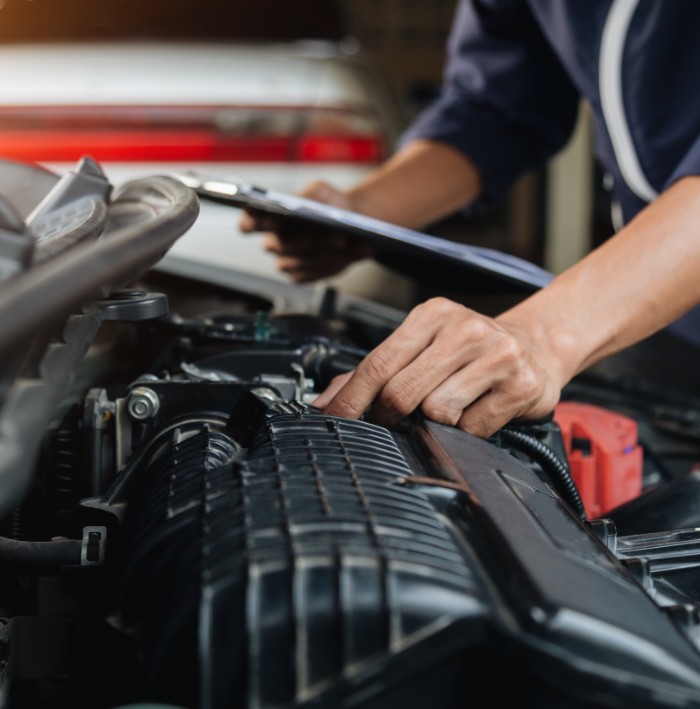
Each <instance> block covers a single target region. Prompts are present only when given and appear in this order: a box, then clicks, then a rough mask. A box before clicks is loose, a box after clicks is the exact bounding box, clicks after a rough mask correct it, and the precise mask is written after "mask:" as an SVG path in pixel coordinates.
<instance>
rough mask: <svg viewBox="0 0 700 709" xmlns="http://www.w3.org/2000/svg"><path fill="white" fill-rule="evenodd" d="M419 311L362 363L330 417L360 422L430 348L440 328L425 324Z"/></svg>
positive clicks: (330, 407)
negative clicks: (385, 390) (392, 382)
mask: <svg viewBox="0 0 700 709" xmlns="http://www.w3.org/2000/svg"><path fill="white" fill-rule="evenodd" d="M417 311H419V308H415V309H414V310H413V311H411V313H409V316H408V317H407V318H406V321H405V322H404V324H403V325H401V326H400V327H399V328H398V329H397V330H396V331H395V332H393V333H392V334H391V335H390V336H389V337H388V338H387V339H386V340H385V341H384V342H383V343H382V344H381V345H379V346H378V347H377V348H375V349H374V350H372V352H370V353H369V354H368V355H367V357H365V359H363V360H362V362H360V364H359V365H358V366H357V369H356V370H355V372H354V373H353V375H352V376H351V377H350V379H349V380H348V381H347V383H346V384H345V386H343V387H342V388H341V389H340V390H339V391H338V392H337V393H336V395H335V396H334V397H333V400H332V401H331V402H330V403H329V404H328V405H327V407H326V412H327V413H330V414H334V415H337V416H347V417H348V418H359V417H360V416H362V414H363V413H364V412H365V410H366V409H367V407H368V406H369V405H370V404H371V403H372V402H373V401H374V400H375V399H376V398H377V396H378V394H379V392H380V391H381V390H382V389H383V388H384V386H385V385H386V384H387V382H388V381H389V380H391V379H392V378H393V377H394V376H396V374H398V372H400V371H401V370H402V369H404V368H405V367H406V366H407V365H408V364H410V363H411V362H412V361H413V360H414V359H415V358H416V357H418V356H419V355H420V354H421V352H423V350H425V349H426V348H427V347H428V346H429V345H430V343H431V342H432V339H433V336H434V329H435V326H436V324H435V322H433V323H432V325H431V323H429V322H424V320H423V317H422V312H418V313H417ZM416 313H417V314H416Z"/></svg>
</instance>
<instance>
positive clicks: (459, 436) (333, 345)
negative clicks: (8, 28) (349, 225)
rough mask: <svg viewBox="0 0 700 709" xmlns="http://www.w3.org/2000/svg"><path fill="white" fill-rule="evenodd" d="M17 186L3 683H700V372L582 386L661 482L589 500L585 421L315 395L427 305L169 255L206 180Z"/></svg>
mask: <svg viewBox="0 0 700 709" xmlns="http://www.w3.org/2000/svg"><path fill="white" fill-rule="evenodd" d="M0 193H2V194H5V195H6V198H5V200H3V206H4V208H3V212H4V213H3V214H2V215H0V216H1V217H2V222H3V223H2V224H0V256H2V258H3V261H2V266H3V270H2V276H1V279H2V282H1V283H0V289H2V292H3V298H2V300H1V301H0V310H2V309H3V308H4V309H5V310H4V313H3V315H4V317H3V319H2V322H3V323H4V327H3V331H4V332H3V334H2V335H0V358H2V360H3V378H2V406H1V407H0V506H1V511H2V525H3V531H2V537H0V579H1V582H0V608H2V611H1V612H0V707H8V708H10V709H12V708H13V707H22V708H23V709H53V708H54V707H55V708H63V707H94V708H96V709H108V708H116V707H118V706H121V705H127V704H131V703H137V702H142V703H143V702H160V703H167V704H169V705H172V706H174V707H186V708H188V709H189V708H198V709H224V708H230V707H251V708H254V707H258V708H263V707H281V706H295V707H307V706H308V707H351V706H354V707H357V706H371V707H380V708H382V709H384V708H387V709H389V708H393V707H402V706H431V707H457V706H474V707H504V706H520V707H581V708H583V707H598V706H599V707H621V706H640V707H641V706H645V707H646V706H650V707H652V706H653V707H697V706H700V531H699V530H698V529H697V527H700V488H699V487H698V486H699V485H700V477H699V476H700V471H699V470H697V469H696V468H695V467H694V466H695V465H696V463H697V461H699V460H700V430H699V429H698V425H697V423H696V420H697V413H696V412H697V411H700V408H693V407H694V406H695V405H697V403H698V400H697V399H696V398H694V396H693V395H692V394H690V393H687V392H686V393H685V394H684V395H681V394H677V393H673V392H669V391H665V390H664V391H660V390H656V389H654V388H653V387H650V386H646V385H641V384H639V382H636V381H631V380H630V381H626V380H620V378H619V377H618V376H617V375H615V376H614V377H612V378H611V377H610V376H607V377H606V375H605V373H603V374H600V373H597V374H596V373H592V374H587V375H584V376H582V377H580V378H578V379H577V380H575V381H574V382H573V383H572V385H571V386H570V387H569V388H567V390H566V391H565V392H564V395H563V399H564V400H565V402H566V403H573V404H577V405H578V404H583V405H586V406H590V405H595V406H597V407H600V406H602V407H605V409H606V410H610V411H615V412H616V414H615V417H608V418H605V417H604V416H603V415H602V414H599V415H598V418H597V419H596V421H605V422H606V425H607V426H608V427H609V428H610V427H611V428H616V427H621V426H623V424H622V423H621V421H622V419H621V418H617V417H618V416H621V415H624V416H625V417H629V419H631V420H633V421H634V430H635V436H636V435H637V427H638V430H639V441H640V443H639V445H637V441H636V438H635V441H634V443H633V444H631V443H629V442H627V443H625V447H624V450H623V451H622V452H621V453H620V456H622V457H625V456H629V455H632V454H634V455H636V456H638V457H639V475H640V477H639V479H638V485H639V490H638V492H641V493H642V494H641V496H636V497H635V498H634V499H627V500H626V501H624V502H623V503H622V504H621V505H617V506H615V507H614V508H613V509H610V508H608V507H606V506H605V505H603V506H602V507H603V508H605V509H603V508H601V510H600V511H601V512H602V514H601V515H600V516H597V515H596V518H594V519H589V517H588V515H587V513H586V508H588V509H589V511H590V509H592V508H591V503H590V500H591V499H592V498H591V497H590V495H591V494H592V493H590V492H589V491H587V490H586V489H584V485H582V484H581V478H579V480H578V482H579V488H580V493H579V490H577V486H576V484H574V479H573V478H572V474H571V469H572V468H573V467H574V462H575V460H574V459H575V458H576V459H577V460H579V462H580V461H583V462H580V465H579V469H580V470H584V468H585V465H587V464H588V463H587V462H586V461H591V460H592V458H593V457H594V454H596V455H598V453H597V448H602V444H600V445H599V444H598V443H597V442H596V440H593V439H592V438H586V437H585V436H584V435H583V434H582V433H581V430H583V429H582V428H581V425H579V424H572V426H571V430H570V431H569V433H567V436H564V435H562V430H561V429H560V427H559V426H558V425H557V422H556V421H557V418H556V417H555V420H551V419H547V420H542V421H537V422H513V423H511V424H510V425H509V426H507V427H505V428H504V429H503V430H502V431H500V432H499V433H497V434H496V435H494V436H493V437H492V438H491V439H489V440H488V441H486V440H481V439H477V438H474V437H472V436H470V435H468V434H466V433H464V432H462V431H459V430H458V429H456V428H451V427H447V426H444V425H440V424H436V423H434V422H431V421H428V420H426V419H424V418H423V417H421V415H420V414H419V413H415V414H413V415H412V416H410V417H408V418H407V419H406V420H405V421H404V422H402V423H401V425H400V426H398V427H397V428H396V429H395V430H391V431H390V430H387V429H385V428H382V427H380V426H377V425H375V424H372V423H371V422H369V421H367V420H359V421H355V420H348V419H342V418H338V417H334V416H329V415H326V414H324V413H323V412H322V411H320V410H319V409H317V408H315V407H314V406H313V399H314V397H315V395H316V394H318V393H319V392H321V391H323V389H324V388H325V387H326V386H327V385H328V383H329V382H330V380H331V379H332V378H333V377H334V376H336V375H337V374H341V373H344V372H347V371H350V370H351V369H353V368H354V367H355V366H356V365H357V363H358V362H359V361H360V360H361V359H362V357H363V355H364V354H365V353H366V352H367V351H369V350H370V349H371V348H373V347H374V346H376V344H378V343H379V342H380V341H381V340H382V339H383V338H384V337H386V336H387V335H388V334H389V333H390V332H391V331H392V329H393V328H395V327H396V325H397V324H398V323H399V322H400V320H401V313H397V312H395V311H393V310H391V309H389V308H386V307H383V306H380V305H378V304H375V303H371V302H367V301H361V300H360V299H352V298H347V297H344V296H342V295H340V294H338V293H335V292H334V291H333V290H332V289H326V290H325V291H323V292H322V293H321V294H320V297H319V294H318V293H317V292H312V291H303V292H302V291H300V292H299V294H298V295H297V296H293V297H290V295H289V293H290V292H289V289H287V290H285V289H283V288H282V286H281V285H274V284H268V285H259V286H258V287H257V288H253V289H248V290H246V289H241V288H240V285H239V284H236V283H231V285H230V286H225V285H222V284H221V283H211V282H209V283H207V282H204V281H202V280H197V279H196V278H188V277H186V276H183V275H173V274H164V273H159V272H157V271H150V270H149V269H150V268H151V267H152V266H153V265H154V263H156V261H157V260H158V258H159V257H160V256H161V255H162V254H163V253H164V252H165V251H166V250H167V248H168V246H169V244H171V243H172V242H173V241H174V240H175V239H176V238H177V237H178V236H179V235H180V234H181V233H183V232H184V231H185V230H186V229H187V228H188V227H189V225H190V224H191V223H192V222H193V221H194V219H195V218H196V214H197V198H196V195H195V194H194V192H192V190H190V189H189V188H187V187H185V186H184V185H182V184H180V183H178V182H177V181H175V180H173V179H170V178H165V177H154V178H146V179H144V180H138V181H135V182H133V183H128V184H126V185H122V186H120V187H119V188H117V189H116V190H113V189H112V188H111V185H109V183H108V182H107V181H106V178H105V177H104V175H102V173H101V171H100V169H99V166H97V165H96V164H95V163H93V162H92V161H90V160H84V161H83V162H82V163H81V164H80V165H79V166H78V167H77V168H76V170H75V172H74V173H70V174H68V175H65V176H63V177H61V178H60V179H59V178H58V177H57V176H55V175H53V174H51V173H48V172H45V171H42V170H39V169H38V168H30V167H28V166H23V165H20V164H16V163H9V162H6V163H2V164H0ZM5 205H6V206H5ZM295 297H296V298H297V300H295V299H294V298H295ZM625 420H627V419H625ZM577 426H578V428H577ZM587 435H588V434H587ZM601 435H603V434H601ZM565 438H566V440H565ZM599 455H600V456H602V453H600V454H599ZM567 457H568V459H569V460H567ZM642 459H643V460H642ZM581 474H582V473H580V472H579V473H578V475H581ZM582 498H583V500H582ZM154 706H155V705H154Z"/></svg>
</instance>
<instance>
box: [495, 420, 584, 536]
mask: <svg viewBox="0 0 700 709" xmlns="http://www.w3.org/2000/svg"><path fill="white" fill-rule="evenodd" d="M498 435H499V436H500V438H501V440H502V441H504V442H506V443H508V444H509V445H511V446H512V447H513V448H515V449H516V450H519V451H521V452H522V453H525V454H527V455H528V456H530V458H532V459H533V460H534V461H535V462H537V463H539V464H540V466H541V467H542V469H543V470H544V471H545V472H547V473H549V475H550V476H551V478H552V481H553V483H554V487H555V488H556V490H557V492H558V493H559V494H560V495H561V496H562V497H563V498H564V500H565V501H566V502H567V503H568V504H569V505H570V507H571V508H572V509H573V510H574V512H576V514H577V515H578V516H579V518H580V519H581V521H582V522H585V521H586V509H585V507H584V506H583V501H582V500H581V495H579V492H578V488H577V487H576V483H575V482H574V479H573V478H572V477H571V472H570V471H569V466H568V465H567V463H566V462H565V461H563V460H562V459H561V458H559V456H558V455H557V454H556V453H555V452H554V451H553V450H552V449H551V448H549V447H548V446H546V445H545V444H544V443H542V441H540V440H538V439H537V438H535V437H534V436H529V435H527V434H526V433H523V432H522V431H516V430H514V429H512V428H502V429H501V430H500V431H499V432H498Z"/></svg>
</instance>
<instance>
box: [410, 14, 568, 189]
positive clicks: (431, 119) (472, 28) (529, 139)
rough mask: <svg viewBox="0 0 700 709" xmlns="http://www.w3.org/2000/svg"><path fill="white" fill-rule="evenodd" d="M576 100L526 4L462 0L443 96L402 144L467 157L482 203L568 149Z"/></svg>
mask: <svg viewBox="0 0 700 709" xmlns="http://www.w3.org/2000/svg"><path fill="white" fill-rule="evenodd" d="M577 109H578V94H577V91H576V90H575V89H574V87H573V85H572V84H571V82H570V81H569V79H568V77H567V75H566V73H565V72H564V70H563V68H562V66H561V64H560V63H559V60H558V59H557V58H556V56H555V55H554V53H553V52H552V50H551V48H550V47H549V45H548V43H547V41H546V39H545V37H544V35H543V34H542V32H541V30H540V28H539V27H538V26H537V24H536V22H535V20H534V18H533V17H532V15H531V13H530V10H529V8H528V7H527V4H526V3H525V2H524V0H498V1H497V0H460V3H459V5H458V7H457V13H456V16H455V20H454V23H453V27H452V33H451V35H450V40H449V43H448V58H447V65H446V70H445V77H444V83H443V87H442V90H441V93H440V95H439V97H438V98H437V99H436V101H435V102H434V103H433V104H431V105H430V106H429V107H428V108H427V109H426V110H425V111H424V112H423V113H422V114H421V115H420V116H419V117H418V118H417V120H416V121H415V122H414V123H413V125H412V126H411V127H410V128H409V129H408V131H407V132H406V133H405V134H404V136H403V138H402V143H404V144H405V143H406V142H409V141H411V140H414V139H418V138H423V139H428V140H436V141H440V142H442V143H446V144H448V145H450V146H452V147H454V148H456V149H457V150H459V151H461V152H463V153H464V154H466V155H467V156H468V157H469V158H470V159H471V160H472V161H473V162H474V163H475V165H476V167H477V168H478V169H479V171H480V173H481V178H482V183H483V191H482V195H481V199H480V201H490V200H493V199H495V198H498V197H499V196H501V195H502V194H503V193H504V192H505V191H506V190H507V188H508V187H509V186H510V185H511V184H512V182H513V181H514V180H515V179H516V178H517V177H518V176H519V175H520V174H521V173H523V172H524V171H526V170H529V169H532V168H535V167H537V166H539V165H541V164H543V163H544V162H545V161H546V160H547V159H548V158H549V157H551V156H552V155H553V154H554V153H556V152H557V151H558V150H559V149H561V148H562V147H563V146H564V145H565V144H566V142H567V140H568V138H569V136H570V135H571V132H572V130H573V126H574V124H575V121H576V115H577Z"/></svg>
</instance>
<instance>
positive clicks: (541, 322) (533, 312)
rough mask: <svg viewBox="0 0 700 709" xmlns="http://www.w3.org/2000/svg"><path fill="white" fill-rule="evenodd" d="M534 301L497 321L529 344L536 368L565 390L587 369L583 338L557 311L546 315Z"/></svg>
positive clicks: (513, 310) (516, 308)
mask: <svg viewBox="0 0 700 709" xmlns="http://www.w3.org/2000/svg"><path fill="white" fill-rule="evenodd" d="M530 300H532V299H529V300H526V301H524V302H523V303H521V304H520V305H518V306H516V307H514V308H512V309H511V310H508V311H506V312H505V313H503V314H502V315H500V316H498V317H497V318H496V321H497V322H498V323H499V324H500V325H502V326H504V327H506V328H507V329H508V330H510V331H511V332H516V333H517V334H518V335H519V336H520V337H521V339H522V340H523V341H526V342H528V343H529V346H530V351H531V352H532V353H533V355H534V357H535V359H536V364H537V365H538V366H539V367H540V368H541V369H543V370H545V371H546V372H547V374H548V375H549V377H550V380H551V381H553V382H554V383H555V384H556V386H557V387H558V388H559V389H561V388H563V387H564V385H566V384H567V383H568V382H569V381H570V380H571V379H572V378H573V377H574V376H575V375H576V374H577V373H578V372H579V371H581V369H582V368H583V366H584V362H585V359H586V352H585V348H584V347H582V344H583V343H582V338H581V337H580V334H579V333H578V332H577V329H576V328H575V327H572V326H571V325H572V324H571V323H567V322H562V321H561V320H560V319H559V318H557V317H556V311H555V310H553V309H551V308H548V309H547V310H545V311H544V313H542V312H540V311H539V308H537V307H534V305H536V304H533V303H531V302H530Z"/></svg>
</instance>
